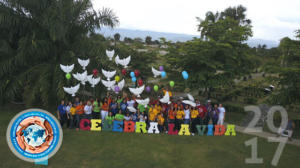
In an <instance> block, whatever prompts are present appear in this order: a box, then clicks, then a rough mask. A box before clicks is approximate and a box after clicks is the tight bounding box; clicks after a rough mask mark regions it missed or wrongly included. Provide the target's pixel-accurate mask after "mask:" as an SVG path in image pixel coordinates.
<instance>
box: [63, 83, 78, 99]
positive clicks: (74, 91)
mask: <svg viewBox="0 0 300 168" xmlns="http://www.w3.org/2000/svg"><path fill="white" fill-rule="evenodd" d="M63 88H64V91H65V92H67V93H68V94H70V95H72V96H73V97H74V96H75V93H76V92H77V91H78V90H79V88H80V84H78V85H76V86H74V87H69V88H67V87H63Z"/></svg>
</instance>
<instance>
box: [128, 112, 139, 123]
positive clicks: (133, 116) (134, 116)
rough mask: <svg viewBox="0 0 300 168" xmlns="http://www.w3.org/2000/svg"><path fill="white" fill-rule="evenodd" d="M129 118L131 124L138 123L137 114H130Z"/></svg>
mask: <svg viewBox="0 0 300 168" xmlns="http://www.w3.org/2000/svg"><path fill="white" fill-rule="evenodd" d="M130 117H131V120H132V121H133V122H137V121H138V114H137V113H132V114H131V115H130Z"/></svg>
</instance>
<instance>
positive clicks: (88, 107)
mask: <svg viewBox="0 0 300 168" xmlns="http://www.w3.org/2000/svg"><path fill="white" fill-rule="evenodd" d="M92 110H93V106H92V103H91V102H90V101H87V103H86V105H85V106H84V114H85V116H86V118H87V119H92Z"/></svg>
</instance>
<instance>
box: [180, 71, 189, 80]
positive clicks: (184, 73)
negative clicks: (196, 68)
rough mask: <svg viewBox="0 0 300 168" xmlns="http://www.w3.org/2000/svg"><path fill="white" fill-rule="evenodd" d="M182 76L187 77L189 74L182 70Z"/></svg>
mask: <svg viewBox="0 0 300 168" xmlns="http://www.w3.org/2000/svg"><path fill="white" fill-rule="evenodd" d="M181 74H182V77H183V79H188V78H189V74H188V73H187V72H186V71H182V73H181Z"/></svg>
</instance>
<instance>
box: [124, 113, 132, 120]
mask: <svg viewBox="0 0 300 168" xmlns="http://www.w3.org/2000/svg"><path fill="white" fill-rule="evenodd" d="M131 120H132V119H131V117H130V115H129V113H126V114H125V116H124V121H131Z"/></svg>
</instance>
